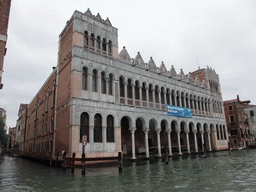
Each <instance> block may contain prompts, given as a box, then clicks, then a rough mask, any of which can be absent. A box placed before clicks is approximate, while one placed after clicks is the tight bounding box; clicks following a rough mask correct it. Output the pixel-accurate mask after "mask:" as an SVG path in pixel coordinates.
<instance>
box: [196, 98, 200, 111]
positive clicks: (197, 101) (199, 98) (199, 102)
mask: <svg viewBox="0 0 256 192" xmlns="http://www.w3.org/2000/svg"><path fill="white" fill-rule="evenodd" d="M197 103H198V110H201V107H200V97H198V101H197Z"/></svg>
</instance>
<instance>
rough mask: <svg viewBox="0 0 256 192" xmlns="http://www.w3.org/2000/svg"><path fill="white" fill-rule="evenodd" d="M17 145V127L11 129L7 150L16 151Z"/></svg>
mask: <svg viewBox="0 0 256 192" xmlns="http://www.w3.org/2000/svg"><path fill="white" fill-rule="evenodd" d="M15 145H16V127H10V128H9V140H8V145H7V149H10V150H12V149H14V147H15Z"/></svg>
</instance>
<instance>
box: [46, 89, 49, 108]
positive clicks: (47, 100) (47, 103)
mask: <svg viewBox="0 0 256 192" xmlns="http://www.w3.org/2000/svg"><path fill="white" fill-rule="evenodd" d="M48 105H49V88H48V90H47V99H46V112H47V111H48Z"/></svg>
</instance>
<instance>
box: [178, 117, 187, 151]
mask: <svg viewBox="0 0 256 192" xmlns="http://www.w3.org/2000/svg"><path fill="white" fill-rule="evenodd" d="M185 128H186V124H185V122H183V121H182V122H181V123H180V145H181V151H182V152H184V151H186V152H187V147H188V144H187V139H186V133H185Z"/></svg>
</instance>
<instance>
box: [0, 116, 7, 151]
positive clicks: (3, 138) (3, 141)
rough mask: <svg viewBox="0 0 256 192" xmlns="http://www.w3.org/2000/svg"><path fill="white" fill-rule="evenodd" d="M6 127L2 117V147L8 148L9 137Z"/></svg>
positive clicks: (0, 122) (0, 125)
mask: <svg viewBox="0 0 256 192" xmlns="http://www.w3.org/2000/svg"><path fill="white" fill-rule="evenodd" d="M4 127H5V123H4V117H2V116H0V145H2V146H3V147H7V141H8V136H7V135H6V130H5V129H4Z"/></svg>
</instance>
